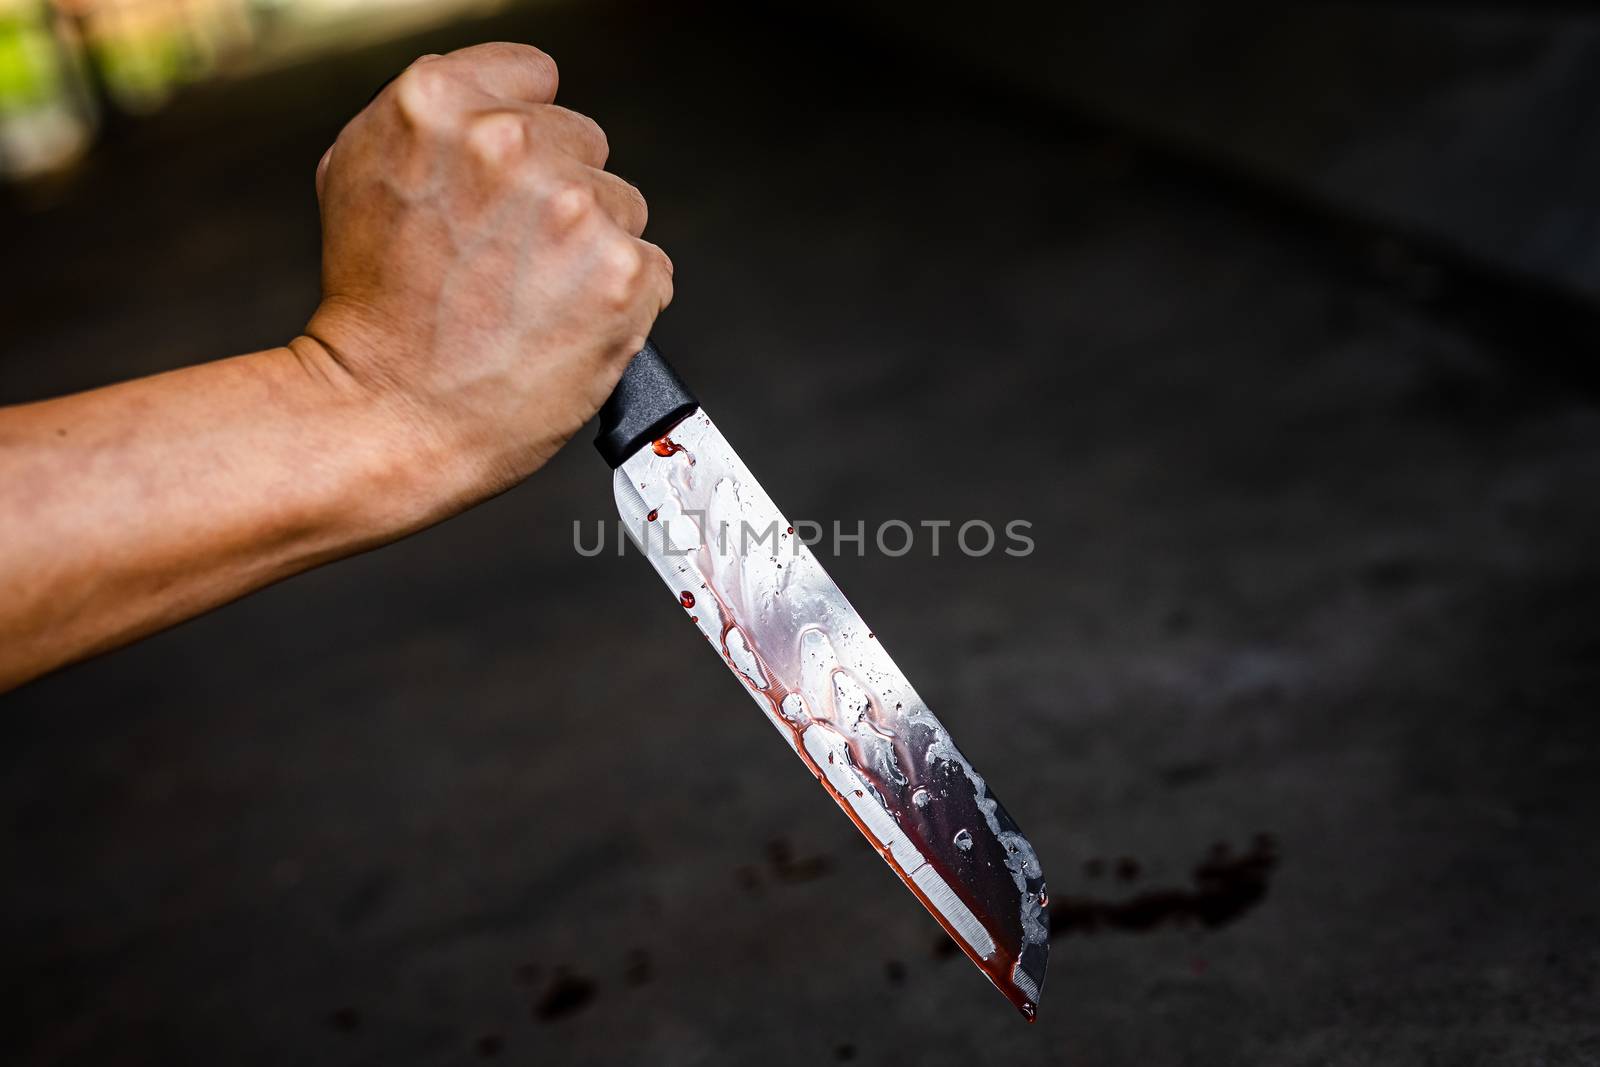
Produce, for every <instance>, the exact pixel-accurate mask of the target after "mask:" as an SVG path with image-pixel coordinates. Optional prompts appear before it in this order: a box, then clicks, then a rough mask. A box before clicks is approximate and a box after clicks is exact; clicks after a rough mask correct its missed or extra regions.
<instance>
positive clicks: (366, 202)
mask: <svg viewBox="0 0 1600 1067" xmlns="http://www.w3.org/2000/svg"><path fill="white" fill-rule="evenodd" d="M555 92H556V66H555V63H554V62H553V61H552V60H551V59H550V57H549V56H546V55H545V54H544V53H543V52H540V51H539V50H538V49H536V48H531V47H528V46H526V45H516V44H485V45H479V46H476V47H473V48H465V49H462V50H461V51H458V52H452V53H450V54H449V55H445V56H424V57H422V58H421V59H419V60H417V61H416V62H415V63H413V64H412V65H411V66H410V67H409V68H407V69H406V70H405V71H404V72H403V73H402V74H400V76H399V77H397V78H396V79H395V80H394V81H393V82H392V83H390V84H389V85H388V86H387V87H385V89H384V90H383V91H382V92H381V93H380V94H379V95H378V96H377V98H376V99H374V100H373V102H372V103H371V104H370V105H369V106H368V107H367V108H366V109H365V110H364V111H362V112H361V113H360V114H359V115H357V116H356V117H355V119H354V120H352V121H351V122H350V124H349V125H348V126H346V127H345V129H344V130H343V131H342V132H341V133H340V134H339V137H338V139H337V140H336V141H335V142H334V144H333V147H332V148H330V149H329V150H328V153H327V154H326V155H325V156H324V157H323V159H322V162H321V164H320V165H319V166H318V169H317V177H316V180H317V195H318V198H319V200H320V202H321V205H322V232H323V270H322V274H323V280H322V284H323V297H322V303H321V305H320V306H319V307H318V309H317V311H316V314H315V315H314V316H313V317H312V319H311V322H310V323H309V324H308V326H307V327H306V331H305V336H304V337H302V338H299V339H297V340H296V341H295V342H294V343H293V344H292V345H291V346H290V347H291V348H292V349H293V350H294V352H295V353H296V355H297V356H299V357H300V359H301V361H302V362H304V363H308V364H311V365H314V366H315V367H316V369H317V370H318V372H319V373H320V374H321V375H323V376H325V377H327V378H328V380H329V381H330V382H333V383H335V384H336V385H338V386H340V387H342V388H345V389H353V390H356V391H359V392H362V393H365V394H367V395H370V397H371V398H372V399H373V400H374V401H375V402H376V403H377V404H378V405H379V406H380V407H381V408H382V409H383V410H384V411H385V412H387V413H388V414H390V415H392V416H393V425H394V427H395V430H396V432H397V434H398V436H399V438H400V440H401V443H402V447H403V448H406V449H414V450H415V453H416V457H417V459H418V461H419V462H422V463H426V464H427V465H429V467H430V468H431V469H433V470H435V471H439V472H443V473H445V474H446V475H447V484H445V485H443V486H434V487H433V489H432V491H433V492H435V493H437V494H438V495H439V497H440V499H437V500H435V501H433V502H432V507H435V508H437V509H439V510H440V511H451V510H455V509H456V508H458V507H461V506H464V505H465V504H467V503H470V502H472V501H473V500H475V499H479V498H481V497H484V496H488V495H490V494H492V493H495V492H498V491H500V490H503V489H505V488H507V487H508V486H510V485H512V484H514V483H515V482H517V481H519V480H521V479H522V478H525V477H527V475H529V474H530V473H532V472H533V471H534V470H535V469H537V468H538V467H539V466H541V465H542V464H543V463H544V462H545V461H546V460H548V459H549V458H550V456H551V455H553V454H554V453H555V451H556V450H557V449H558V448H560V447H561V445H562V444H563V443H565V442H566V441H567V439H568V438H570V437H571V436H572V435H573V434H574V433H576V432H577V430H578V428H579V427H581V426H582V425H583V424H584V422H586V421H587V420H588V419H589V418H590V417H591V416H593V415H594V413H595V412H596V411H597V410H598V409H599V406H600V405H601V403H603V402H604V400H605V399H606V397H607V396H608V395H609V394H610V391H611V388H612V386H613V385H615V384H616V381H617V378H618V377H619V376H620V375H621V373H622V370H623V368H624V367H625V366H626V365H627V362H628V360H629V358H630V357H632V355H633V354H634V353H635V352H637V351H638V350H639V349H640V348H642V347H643V345H644V341H645V337H646V334H647V333H648V332H649V329H650V326H651V323H652V322H653V321H654V320H655V317H656V314H657V313H658V312H659V311H660V310H661V309H662V308H664V307H666V305H667V304H668V303H669V302H670V301H671V299H672V263H671V261H670V260H669V259H668V258H667V256H666V254H665V253H664V252H662V251H661V249H659V248H657V247H656V246H655V245H653V244H650V243H648V242H645V241H642V240H640V239H639V235H640V234H641V233H642V232H643V230H644V226H645V218H646V213H647V212H646V207H645V201H644V198H643V197H642V196H640V194H639V192H638V190H636V189H635V188H633V186H631V185H629V184H628V183H627V182H625V181H623V180H622V179H620V178H617V177H615V176H614V175H611V174H608V173H606V172H605V171H604V170H602V169H601V168H602V167H603V166H604V165H605V161H606V155H607V145H606V137H605V134H604V133H603V132H602V131H601V129H600V127H599V126H597V125H596V124H595V123H594V122H593V121H592V120H590V119H588V118H585V117H584V116H582V115H579V114H577V113H576V112H573V111H569V110H567V109H565V108H562V107H557V106H556V105H554V104H552V103H551V100H552V99H553V98H554V97H555Z"/></svg>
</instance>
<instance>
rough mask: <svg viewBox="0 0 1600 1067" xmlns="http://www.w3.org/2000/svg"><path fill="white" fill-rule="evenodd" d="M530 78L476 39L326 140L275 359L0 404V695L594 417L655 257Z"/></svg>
mask: <svg viewBox="0 0 1600 1067" xmlns="http://www.w3.org/2000/svg"><path fill="white" fill-rule="evenodd" d="M555 83H556V73H555V66H554V64H553V63H551V62H550V61H549V59H548V58H547V57H545V56H544V55H543V54H542V53H540V52H538V51H537V50H535V49H532V48H527V47H525V46H516V45H483V46H479V47H477V48H472V49H465V50H463V51H461V52H455V53H452V54H450V55H449V56H443V57H425V58H424V59H422V60H419V61H418V62H417V63H416V64H413V66H412V67H411V68H410V69H409V70H408V71H407V72H406V73H405V74H403V75H401V77H400V78H399V79H397V80H396V81H395V82H394V83H393V84H392V85H391V86H390V87H389V88H388V89H386V90H385V91H384V92H383V93H382V94H381V95H380V96H379V97H378V99H377V100H375V101H374V102H373V104H372V105H371V106H369V107H368V108H367V109H366V110H364V111H363V112H362V113H361V114H360V115H358V116H357V117H356V118H355V119H354V120H352V122H351V123H350V125H349V126H347V127H346V128H345V130H344V132H343V133H341V134H340V136H339V139H338V140H337V141H336V142H335V144H334V147H333V148H332V149H331V150H330V152H329V155H328V156H327V157H325V158H324V160H323V163H322V165H321V166H320V167H319V168H318V171H317V189H318V195H319V197H320V198H321V202H322V212H323V300H322V304H321V306H320V307H319V308H318V310H317V313H316V314H315V315H314V316H313V317H312V320H311V322H310V323H309V324H308V325H307V327H306V329H305V332H304V334H303V335H302V336H300V337H297V338H296V339H294V340H293V341H292V342H290V343H289V344H288V345H286V346H285V347H283V348H276V349H271V350H268V351H265V352H257V353H254V354H252V355H247V356H239V357H235V358H232V359H225V360H221V361H218V362H215V363H208V364H204V365H201V366H197V367H190V368H186V369H184V370H179V371H175V372H172V373H169V374H163V375H157V376H155V377H152V378H145V379H140V380H138V381H133V382H127V383H124V384H121V385H116V386H111V387H108V388H105V389H99V390H95V391H93V392H89V393H82V394H79V395H76V396H69V397H63V398H61V399H57V400H49V401H44V402H42V403H37V404H27V405H21V406H16V407H11V408H3V409H0V689H4V688H8V687H10V686H14V685H17V684H20V683H21V682H24V681H26V680H28V679H30V678H33V677H35V676H37V675H39V674H42V673H44V672H46V671H48V670H51V669H53V668H55V667H58V666H60V665H62V664H64V663H68V662H72V661H74V660H77V659H81V658H83V657H85V656H89V655H92V654H94V653H96V652H100V651H104V650H106V649H109V648H112V647H115V646H117V645H120V644H123V643H125V642H127V641H130V640H133V639H135V638H138V637H140V636H143V635H145V634H149V633H151V632H153V631H155V630H158V629H160V628H162V627H164V626H169V625H171V624H173V623H175V622H178V621H180V620H182V619H185V618H189V617H191V616H193V615H195V614H198V613H200V612H203V611H206V610H208V609H209V608H212V607H215V606H217V605H219V604H222V603H225V602H226V601H228V600H231V599H233V598H235V597H238V596H240V595H243V594H244V593H247V592H249V591H250V590H253V589H257V588H259V587H261V586H263V585H266V584H267V583H269V582H273V581H276V580H278V579H280V578H284V577H287V576H288V575H291V574H294V573H297V572H299V571H302V570H305V569H306V568H308V567H313V566H316V565H317V564H319V563H323V562H326V561H328V560H332V559H336V558H339V557H341V556H345V555H349V554H351V553H354V552H358V551H361V550H363V549H365V548H369V547H372V546H374V545H377V544H381V543H383V542H385V541H389V540H393V539H394V538H397V537H400V536H403V535H405V534H407V533H410V532H412V531H414V530H416V529H419V528H420V527H423V526H426V525H428V524H430V523H433V522H437V521H438V520H440V519H442V518H445V517H446V516H449V515H451V514H454V513H455V512H457V511H460V510H461V509H463V508H466V507H468V506H470V505H472V504H473V503H476V502H477V501H479V500H482V499H484V498H486V497H488V496H491V495H493V494H495V493H497V492H500V491H502V490H504V489H506V488H508V487H509V486H511V485H513V484H515V483H516V482H518V481H520V480H521V479H523V478H525V477H527V476H528V475H529V474H531V473H532V472H533V471H534V470H536V469H537V468H538V467H539V466H541V465H542V464H543V463H544V462H545V461H546V460H547V459H548V458H549V457H550V456H551V455H552V454H553V453H554V452H555V451H556V449H558V448H560V447H561V445H562V444H563V443H564V442H565V441H566V440H567V439H568V438H569V437H571V436H572V434H573V433H575V432H576V431H577V429H578V428H579V427H580V426H582V425H583V423H584V422H585V421H587V420H588V419H589V418H590V417H591V416H592V415H593V414H594V412H595V411H596V410H597V409H598V407H599V405H600V403H601V402H602V401H603V400H604V399H605V397H606V395H607V394H608V393H609V392H610V389H611V387H612V385H613V384H615V382H616V379H617V377H618V376H619V375H620V374H621V372H622V368H623V367H624V366H625V365H626V362H627V360H628V358H629V357H630V356H631V355H632V353H633V352H635V351H637V350H638V349H639V348H640V347H641V346H642V344H643V342H644V338H645V335H646V333H647V332H648V330H649V327H650V324H651V322H652V321H653V320H654V318H655V315H656V313H657V312H658V311H659V310H660V309H661V308H662V307H664V306H665V305H666V303H667V302H668V301H669V300H670V299H671V292H672V289H671V264H670V263H669V262H668V261H667V259H666V257H665V255H664V254H662V253H661V251H660V250H659V249H657V248H655V246H653V245H650V244H648V243H646V242H644V241H642V240H640V239H639V234H640V233H641V232H642V230H643V228H644V222H645V207H644V201H643V200H642V198H640V197H639V195H638V193H637V192H636V191H634V190H633V189H632V187H630V186H628V185H627V184H626V183H624V182H622V181H621V180H620V179H617V178H615V177H613V176H611V175H609V174H606V173H605V172H604V171H603V170H602V169H601V167H603V165H604V162H605V152H606V145H605V138H604V135H603V134H602V133H601V132H600V130H599V128H598V127H597V126H595V125H594V124H593V123H592V122H590V121H589V120H587V119H584V118H582V117H581V116H578V115H576V114H574V113H572V112H569V111H566V110H564V109H562V108H558V107H555V106H553V105H552V104H551V103H550V101H551V100H552V99H553V97H554V93H555Z"/></svg>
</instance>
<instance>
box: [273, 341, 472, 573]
mask: <svg viewBox="0 0 1600 1067" xmlns="http://www.w3.org/2000/svg"><path fill="white" fill-rule="evenodd" d="M268 354H269V355H272V356H276V357H278V361H279V362H280V363H281V364H282V368H283V372H284V374H285V375H286V376H287V378H288V379H289V380H290V382H291V383H292V384H291V386H290V387H291V388H292V389H293V390H294V391H295V392H296V393H297V394H298V395H299V396H301V398H302V399H301V400H300V401H298V403H299V404H301V405H302V406H303V407H304V408H305V410H306V413H307V414H308V416H309V423H310V425H313V426H315V427H317V428H318V429H317V430H315V431H313V432H311V433H309V434H308V446H309V447H311V448H313V449H315V450H316V451H317V453H318V455H317V457H316V459H315V460H314V461H313V462H312V464H311V466H312V467H313V469H315V470H317V471H320V472H326V473H327V474H328V475H329V477H328V479H327V482H328V484H327V486H326V488H327V489H328V490H330V494H329V498H328V513H327V516H326V518H327V525H329V526H330V527H331V528H332V529H333V530H335V531H336V533H335V538H336V540H339V541H342V542H344V544H345V545H357V546H360V545H372V544H381V543H383V542H386V541H391V540H394V539H395V538H398V537H402V536H404V535H405V534H408V533H411V532H412V531H414V530H418V529H421V528H422V527H425V526H428V525H431V524H433V523H435V522H438V521H439V520H441V519H443V518H446V517H447V516H449V515H452V514H454V513H455V512H457V511H459V510H460V509H461V508H463V507H465V506H466V505H467V504H469V503H470V502H471V497H470V493H469V491H468V489H467V486H468V485H470V482H471V479H470V476H469V475H468V473H467V472H466V471H465V470H463V466H464V465H463V464H462V463H461V461H460V456H459V455H458V454H457V453H456V452H455V450H453V449H451V448H449V447H448V446H447V444H446V442H445V441H444V439H443V437H442V435H440V434H438V433H437V432H436V431H435V430H434V429H433V427H432V426H431V425H430V424H429V423H428V421H427V420H426V419H424V418H422V417H421V415H420V413H419V412H417V411H416V410H415V409H414V408H413V407H411V406H410V405H408V404H406V403H404V402H403V401H402V400H401V399H400V398H398V397H397V396H395V395H394V394H393V393H392V392H391V391H388V390H384V389H381V388H376V387H374V386H373V385H372V384H370V383H368V382H365V381H363V380H361V379H360V378H359V377H358V376H356V375H355V374H352V373H351V371H350V370H349V368H348V367H346V366H345V365H344V364H343V363H342V362H341V361H340V359H339V357H338V356H337V354H336V353H335V352H333V351H332V350H331V349H330V348H329V347H328V346H327V345H325V344H324V343H323V342H321V341H319V340H317V339H316V338H314V337H311V336H309V335H301V336H299V337H296V338H295V339H294V340H292V341H290V342H289V343H288V344H287V345H285V346H284V347H283V348H281V349H275V350H273V351H272V353H268Z"/></svg>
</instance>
